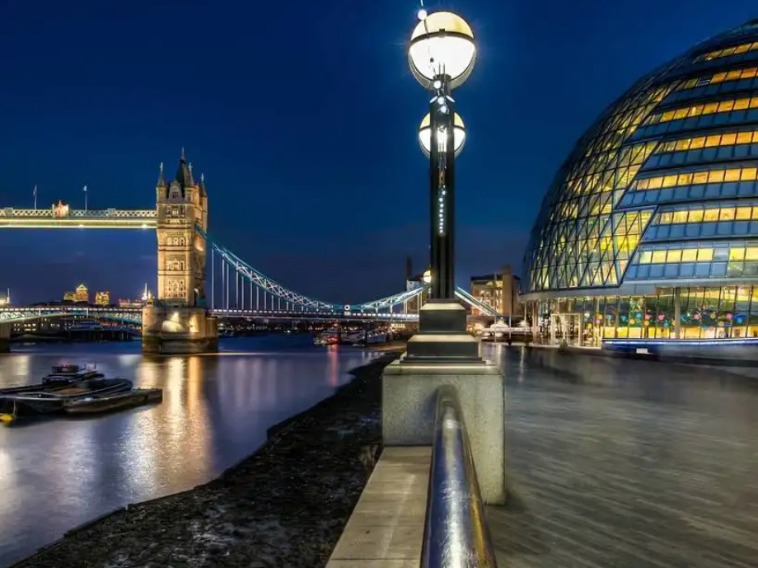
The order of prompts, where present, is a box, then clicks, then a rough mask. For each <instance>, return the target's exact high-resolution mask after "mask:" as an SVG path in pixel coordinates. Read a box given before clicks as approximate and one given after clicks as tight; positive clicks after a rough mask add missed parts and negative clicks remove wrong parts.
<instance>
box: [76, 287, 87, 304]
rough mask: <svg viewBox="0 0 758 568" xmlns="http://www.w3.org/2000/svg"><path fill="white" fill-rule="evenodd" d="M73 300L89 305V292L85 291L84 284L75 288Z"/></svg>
mask: <svg viewBox="0 0 758 568" xmlns="http://www.w3.org/2000/svg"><path fill="white" fill-rule="evenodd" d="M74 298H75V300H76V301H77V302H85V303H87V304H89V290H87V287H86V286H85V285H84V284H79V285H78V286H77V287H76V293H75V294H74Z"/></svg>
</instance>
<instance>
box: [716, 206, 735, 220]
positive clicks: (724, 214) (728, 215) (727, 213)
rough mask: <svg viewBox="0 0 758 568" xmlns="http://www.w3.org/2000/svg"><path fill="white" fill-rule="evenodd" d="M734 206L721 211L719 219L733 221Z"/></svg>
mask: <svg viewBox="0 0 758 568" xmlns="http://www.w3.org/2000/svg"><path fill="white" fill-rule="evenodd" d="M733 220H734V207H724V208H723V209H722V210H721V212H720V213H719V221H733Z"/></svg>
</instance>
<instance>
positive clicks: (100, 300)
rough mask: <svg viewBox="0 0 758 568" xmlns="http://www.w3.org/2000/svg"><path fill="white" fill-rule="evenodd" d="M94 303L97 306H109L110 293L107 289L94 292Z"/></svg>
mask: <svg viewBox="0 0 758 568" xmlns="http://www.w3.org/2000/svg"><path fill="white" fill-rule="evenodd" d="M95 305H98V306H110V305H111V293H110V292H109V291H108V290H105V291H104V292H98V293H96V294H95Z"/></svg>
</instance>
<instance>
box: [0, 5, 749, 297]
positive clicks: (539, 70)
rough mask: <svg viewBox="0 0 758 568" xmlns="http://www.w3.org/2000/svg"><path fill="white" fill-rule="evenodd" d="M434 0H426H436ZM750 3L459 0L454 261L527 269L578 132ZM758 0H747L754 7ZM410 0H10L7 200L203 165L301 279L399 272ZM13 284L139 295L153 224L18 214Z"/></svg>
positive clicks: (399, 275)
mask: <svg viewBox="0 0 758 568" xmlns="http://www.w3.org/2000/svg"><path fill="white" fill-rule="evenodd" d="M428 4H429V3H428ZM751 4H752V3H751V2H747V1H746V0H719V2H714V1H713V0H681V1H679V2H673V1H672V2H661V1H660V0H614V1H613V2H603V1H601V0H575V1H573V2H566V1H565V0H544V1H537V0H511V1H508V2H505V1H496V0H489V1H485V0H465V1H464V0H459V1H457V2H450V3H442V4H440V3H435V2H432V3H431V8H435V7H438V6H440V5H442V6H447V7H452V8H453V9H456V10H457V11H459V12H460V13H461V14H462V15H464V16H465V17H466V18H467V19H468V20H469V21H470V22H471V24H472V27H473V28H474V32H475V33H476V34H477V36H478V40H479V59H478V62H477V67H476V68H475V70H474V73H473V75H472V77H471V79H470V80H469V81H468V82H467V83H466V84H465V85H464V86H463V87H462V88H461V89H460V90H459V91H458V94H457V97H456V98H457V101H458V110H459V112H460V113H461V115H462V116H463V118H464V120H465V121H466V124H467V127H468V133H469V138H468V141H467V145H466V148H465V150H464V152H463V154H462V155H461V158H460V160H459V163H458V168H457V173H458V196H459V197H458V203H459V208H458V251H459V262H458V274H459V281H460V282H461V283H462V282H464V281H465V278H467V277H468V276H469V275H470V274H471V273H475V272H486V271H492V270H495V269H497V268H498V267H499V266H501V265H502V264H503V263H507V262H510V263H512V264H514V265H518V266H519V267H520V261H521V255H522V252H523V247H524V245H525V243H526V240H527V235H528V232H529V229H530V227H531V223H532V220H533V218H534V216H535V215H536V213H537V208H538V206H539V202H540V200H541V198H542V195H543V193H544V191H545V189H546V188H547V186H548V184H549V182H550V180H551V178H552V176H553V174H554V172H555V170H556V169H557V168H558V166H559V165H560V163H561V161H562V160H563V159H564V157H565V156H566V155H567V153H568V152H569V150H570V148H571V146H572V145H573V143H574V141H575V140H576V139H577V138H578V136H579V135H580V134H581V133H582V132H583V130H584V129H585V128H586V127H587V126H589V124H590V123H591V121H592V120H593V119H594V118H595V117H596V116H597V115H598V114H599V113H600V111H601V110H602V109H603V108H604V107H605V106H606V105H607V104H609V103H610V102H611V101H612V100H613V99H615V98H616V97H618V96H620V95H621V94H622V93H623V91H624V90H625V89H626V88H627V87H629V86H630V85H631V83H632V82H633V81H634V80H635V79H637V78H638V77H639V76H640V75H642V74H644V73H646V72H648V71H649V70H651V69H652V68H653V67H655V66H657V65H658V64H660V63H662V62H664V61H665V60H667V59H670V58H672V57H674V56H676V55H677V54H678V53H680V52H682V51H684V50H685V49H687V48H688V47H690V46H691V45H692V44H694V43H696V42H697V41H700V40H702V39H705V38H706V37H708V36H711V35H714V34H716V33H718V32H721V31H723V30H725V29H727V28H730V27H733V26H736V25H739V24H741V23H743V22H744V21H746V20H748V19H749V18H751V17H755V16H756V15H757V14H756V11H755V10H754V9H753V10H752V11H751V6H750V5H751ZM753 8H754V5H753ZM416 10H417V3H416V2H414V1H412V0H397V1H393V2H382V1H381V0H378V1H374V2H357V1H352V2H348V1H346V0H328V1H323V2H314V1H313V0H307V1H306V0H290V1H289V2H273V1H271V2H250V1H244V2H243V1H231V0H213V1H210V0H208V1H199V0H182V1H178V0H163V1H160V0H151V1H149V0H132V1H130V2H116V1H103V0H76V1H75V2H58V1H51V0H47V1H40V0H0V207H3V206H30V205H31V203H32V188H33V186H34V185H35V184H38V185H39V188H40V189H39V203H40V206H42V205H44V206H47V205H49V204H50V203H52V201H53V200H55V199H58V198H62V199H65V200H68V201H70V202H71V203H72V204H74V205H75V206H76V205H81V203H80V202H83V194H82V192H81V187H82V186H83V185H84V184H88V186H89V189H90V193H89V200H90V201H89V205H90V207H91V208H106V207H124V208H148V207H152V206H153V205H154V199H155V197H154V184H155V180H156V177H157V167H158V163H159V162H161V161H164V162H166V163H167V168H168V169H169V171H170V172H172V173H173V171H174V169H175V166H176V161H177V159H178V157H179V152H180V148H181V147H182V146H185V147H186V149H187V155H188V158H189V159H190V160H191V161H192V162H193V163H194V165H195V172H196V173H199V172H205V174H206V177H207V181H208V188H209V196H210V232H211V233H212V234H213V235H215V237H216V238H217V239H218V240H219V241H220V242H223V243H224V244H226V245H227V246H229V248H231V249H233V250H234V251H235V252H236V253H237V254H238V255H239V256H241V257H242V258H244V259H246V260H247V261H248V262H250V263H251V264H253V265H254V266H256V267H257V268H259V269H260V270H262V271H264V272H266V273H267V274H269V275H270V276H272V277H274V278H276V279H278V280H279V281H280V282H282V283H284V284H286V285H288V286H290V287H291V288H293V289H296V290H298V291H300V292H302V293H305V294H309V295H312V296H316V297H319V298H322V299H324V300H329V301H335V302H352V301H359V300H367V299H370V298H373V297H377V296H382V295H387V294H390V293H393V292H396V291H399V289H400V288H401V287H402V280H403V271H404V259H405V256H406V255H408V254H410V255H412V256H413V259H414V262H415V265H416V267H418V268H421V265H422V263H424V262H425V260H426V255H427V253H426V250H427V247H426V241H427V229H426V226H427V216H428V211H427V165H426V163H425V160H424V158H423V156H422V154H421V153H420V151H419V149H418V145H417V143H416V128H417V125H418V122H419V121H420V119H421V117H422V116H423V115H424V113H425V108H426V103H427V99H428V97H427V95H426V94H425V93H424V91H423V90H422V88H421V87H420V86H419V85H418V84H417V83H416V82H415V80H414V79H413V78H412V77H411V76H410V73H409V71H408V70H407V64H406V59H405V51H404V50H405V43H406V39H407V37H408V35H409V34H410V31H411V29H412V28H413V26H414V25H415V23H416V20H415V12H416ZM0 267H2V268H0V288H5V287H7V286H10V287H11V289H12V290H13V291H14V292H15V294H16V299H17V300H19V301H22V302H30V301H34V300H40V299H48V298H57V297H58V296H59V295H60V294H61V293H62V291H63V290H64V289H69V288H73V287H74V286H75V285H76V284H77V283H78V282H80V281H84V282H86V283H87V284H88V285H89V286H90V287H91V288H98V289H99V288H109V289H111V290H112V291H113V293H114V295H116V296H119V295H120V296H124V295H132V296H136V295H137V294H138V293H139V290H140V289H141V288H142V286H143V283H144V282H145V281H146V280H147V281H148V282H149V283H150V285H151V287H153V286H154V281H155V270H156V269H155V237H154V234H153V233H152V232H149V233H140V232H114V231H109V232H94V231H78V230H77V231H44V232H33V231H5V232H2V234H0Z"/></svg>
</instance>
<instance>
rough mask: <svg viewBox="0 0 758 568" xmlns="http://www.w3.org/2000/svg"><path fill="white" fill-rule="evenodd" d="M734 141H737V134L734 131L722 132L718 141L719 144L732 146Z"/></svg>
mask: <svg viewBox="0 0 758 568" xmlns="http://www.w3.org/2000/svg"><path fill="white" fill-rule="evenodd" d="M736 143H737V134H736V133H731V134H724V135H723V136H722V137H721V142H720V145H721V146H733V145H734V144H736Z"/></svg>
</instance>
